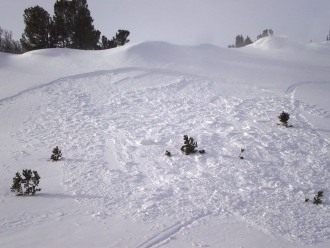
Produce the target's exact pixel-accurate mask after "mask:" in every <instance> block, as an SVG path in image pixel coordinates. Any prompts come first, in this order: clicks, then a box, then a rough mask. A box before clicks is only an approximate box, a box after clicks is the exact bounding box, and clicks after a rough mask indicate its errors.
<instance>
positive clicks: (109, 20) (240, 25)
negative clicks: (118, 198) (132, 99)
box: [0, 0, 330, 47]
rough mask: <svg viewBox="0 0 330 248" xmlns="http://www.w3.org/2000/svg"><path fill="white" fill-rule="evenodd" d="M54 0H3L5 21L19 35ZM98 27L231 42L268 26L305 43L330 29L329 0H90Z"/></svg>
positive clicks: (144, 37)
mask: <svg viewBox="0 0 330 248" xmlns="http://www.w3.org/2000/svg"><path fill="white" fill-rule="evenodd" d="M54 3H55V0H0V26H1V27H2V28H3V29H7V30H10V31H12V32H13V37H14V39H17V40H18V39H19V38H20V37H21V35H22V33H23V31H24V27H25V25H24V22H23V12H24V9H26V8H28V7H33V6H36V5H39V6H41V7H42V8H44V9H45V10H46V11H47V12H48V13H49V14H50V15H51V16H52V15H53V7H54ZM87 3H88V6H89V10H90V11H91V16H92V17H93V19H94V27H95V28H96V29H98V30H100V31H101V35H105V36H107V37H108V38H109V39H110V38H112V37H113V36H114V35H115V33H116V32H117V31H118V29H127V30H129V31H130V32H131V35H130V36H129V39H130V40H131V42H141V41H150V40H153V41H167V42H170V43H173V44H178V45H198V44H201V43H211V44H214V45H217V46H221V47H227V46H228V45H229V44H233V43H235V37H236V35H239V34H242V35H243V36H244V37H246V36H247V35H249V36H250V38H251V39H252V40H253V41H254V40H255V39H256V37H257V35H258V34H260V33H261V32H262V30H264V29H273V31H274V35H275V36H280V35H287V36H289V37H290V38H291V39H294V40H299V41H303V42H309V41H310V40H313V41H324V40H325V39H326V36H327V35H328V33H329V29H330V0H87Z"/></svg>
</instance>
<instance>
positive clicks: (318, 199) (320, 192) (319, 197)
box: [305, 191, 323, 205]
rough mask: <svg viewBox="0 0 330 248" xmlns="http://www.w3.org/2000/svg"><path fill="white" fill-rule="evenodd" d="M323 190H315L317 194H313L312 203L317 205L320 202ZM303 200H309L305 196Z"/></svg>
mask: <svg viewBox="0 0 330 248" xmlns="http://www.w3.org/2000/svg"><path fill="white" fill-rule="evenodd" d="M322 197H323V191H319V192H317V195H315V196H314V201H313V203H314V204H316V205H319V204H321V203H322ZM305 202H309V198H305Z"/></svg>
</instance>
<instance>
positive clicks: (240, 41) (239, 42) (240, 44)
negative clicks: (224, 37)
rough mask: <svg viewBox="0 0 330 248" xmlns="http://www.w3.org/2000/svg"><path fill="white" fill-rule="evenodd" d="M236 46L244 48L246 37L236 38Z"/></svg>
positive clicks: (239, 36) (238, 36)
mask: <svg viewBox="0 0 330 248" xmlns="http://www.w3.org/2000/svg"><path fill="white" fill-rule="evenodd" d="M235 46H236V47H237V48H238V47H243V46H244V37H243V35H237V36H236V43H235Z"/></svg>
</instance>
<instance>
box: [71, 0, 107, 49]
mask: <svg viewBox="0 0 330 248" xmlns="http://www.w3.org/2000/svg"><path fill="white" fill-rule="evenodd" d="M69 12H70V14H71V15H72V16H73V20H72V23H71V26H72V29H71V32H72V40H71V42H72V44H71V48H78V49H83V50H92V49H99V46H98V42H99V39H100V35H101V32H100V31H99V30H95V29H94V25H93V21H94V20H93V18H92V17H91V15H90V11H89V9H88V4H87V1H86V0H72V1H71V2H70V4H69Z"/></svg>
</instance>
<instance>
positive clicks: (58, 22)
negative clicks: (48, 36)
mask: <svg viewBox="0 0 330 248" xmlns="http://www.w3.org/2000/svg"><path fill="white" fill-rule="evenodd" d="M69 6H70V2H69V1H67V0H57V1H56V2H55V4H54V16H53V22H54V36H55V40H56V46H57V47H70V46H71V43H72V41H71V40H72V23H73V15H72V13H70V8H69Z"/></svg>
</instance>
